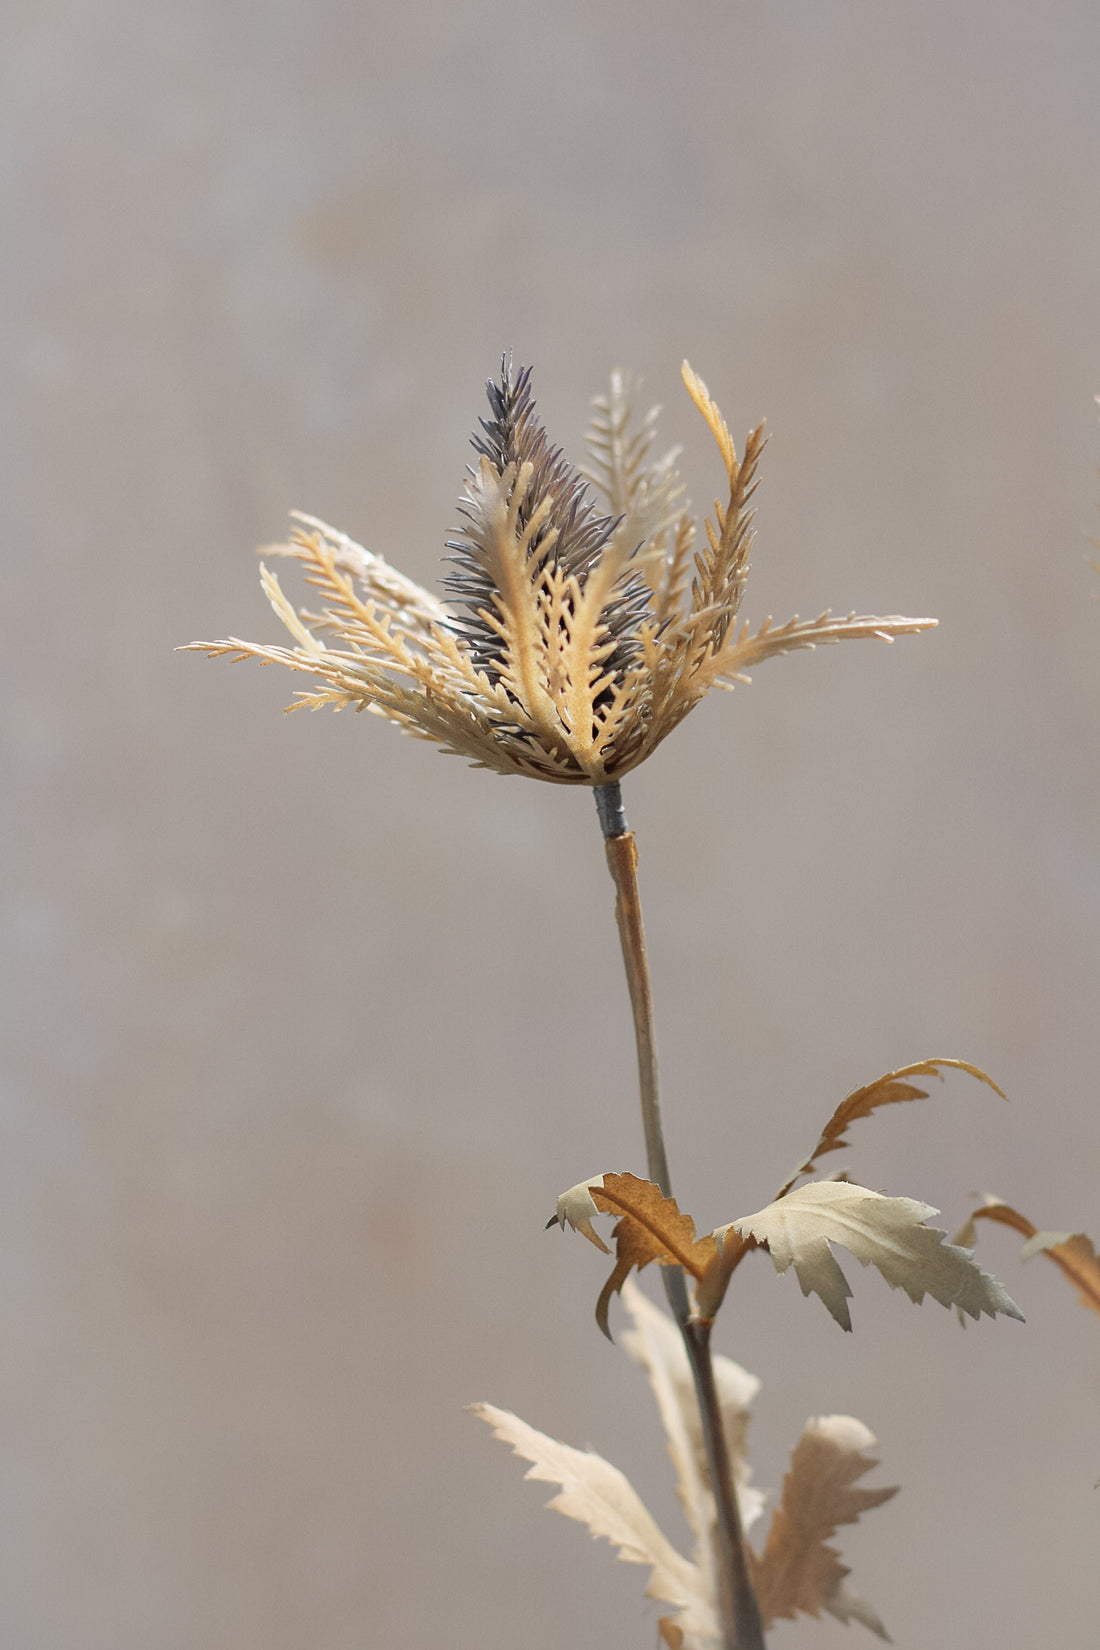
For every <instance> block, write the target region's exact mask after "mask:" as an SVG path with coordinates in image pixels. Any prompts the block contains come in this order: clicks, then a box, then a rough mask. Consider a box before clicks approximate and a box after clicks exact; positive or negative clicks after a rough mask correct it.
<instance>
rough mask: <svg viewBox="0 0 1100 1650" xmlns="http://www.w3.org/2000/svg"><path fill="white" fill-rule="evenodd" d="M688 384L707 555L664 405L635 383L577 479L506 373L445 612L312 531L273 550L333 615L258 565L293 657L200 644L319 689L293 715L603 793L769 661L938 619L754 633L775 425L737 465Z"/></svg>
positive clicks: (602, 416)
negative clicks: (339, 716)
mask: <svg viewBox="0 0 1100 1650" xmlns="http://www.w3.org/2000/svg"><path fill="white" fill-rule="evenodd" d="M683 379H684V383H685V385H686V387H687V390H688V393H689V394H690V396H691V398H692V400H693V401H694V402H695V405H696V406H697V407H698V409H699V411H700V412H701V413H702V415H703V417H704V419H705V420H706V422H707V424H708V425H709V427H710V429H711V432H712V434H713V436H714V439H715V441H716V442H717V444H718V450H719V452H720V454H721V457H722V462H723V465H724V467H725V472H726V479H727V484H728V496H727V498H726V501H725V502H721V501H719V502H718V503H716V504H715V508H714V515H713V517H712V518H708V519H707V520H706V523H705V526H706V533H705V543H701V544H698V545H697V543H696V524H695V522H694V520H693V519H692V516H691V514H690V511H689V510H688V508H687V506H686V504H685V502H684V498H683V489H682V487H681V485H680V481H679V478H678V476H677V472H676V462H675V461H676V456H677V455H676V454H675V453H667V454H665V455H664V456H663V457H654V456H653V452H652V449H653V444H654V440H655V436H656V428H655V424H656V409H653V410H651V411H650V412H649V413H647V414H646V415H645V416H644V417H643V418H642V419H641V420H640V421H638V422H635V420H634V409H633V405H632V391H631V386H630V383H629V381H628V380H627V379H626V378H625V377H624V376H623V375H622V374H619V373H615V374H613V375H612V379H611V386H610V390H609V393H608V394H607V396H606V397H602V398H600V399H599V400H597V401H596V403H595V408H596V411H595V417H594V420H593V424H592V428H591V430H590V432H589V437H588V445H589V453H590V465H591V467H590V469H589V470H588V471H586V472H584V473H581V472H579V471H577V470H576V469H574V468H573V467H572V466H571V465H570V464H569V463H568V461H567V460H566V459H565V457H564V456H563V455H562V452H561V450H560V448H558V447H555V446H552V445H551V443H550V441H549V438H548V437H547V435H546V432H545V430H544V429H543V427H542V425H541V423H540V422H539V419H538V416H537V413H536V410H535V403H534V399H533V397H532V393H531V373H530V369H529V368H526V367H520V368H519V369H518V370H513V367H512V363H511V361H510V359H508V358H505V359H504V360H503V361H502V363H501V373H500V382H499V384H497V383H495V382H493V380H491V379H490V381H489V384H488V395H489V408H490V416H489V417H488V418H484V419H482V420H481V421H480V427H479V430H478V432H477V433H475V435H474V437H473V448H474V452H475V455H476V462H475V463H474V464H473V465H471V466H470V468H469V470H468V471H467V478H466V484H465V488H464V490H463V494H462V498H461V500H460V502H459V507H458V508H459V515H460V517H461V525H460V527H459V528H458V529H457V531H456V533H455V536H454V537H453V538H451V539H450V540H449V541H448V544H447V548H448V550H449V551H450V552H451V556H450V562H451V569H452V570H451V571H450V572H449V573H448V574H447V576H446V577H445V578H444V580H443V586H444V589H445V591H446V592H447V600H446V601H440V600H439V599H438V598H437V597H435V596H434V595H432V594H431V593H430V592H429V591H426V590H423V589H422V588H421V587H420V586H419V585H417V584H414V583H413V582H412V581H411V580H410V579H406V578H404V577H403V576H402V575H401V574H400V573H398V572H397V571H396V570H395V569H394V568H393V567H391V566H390V565H389V564H388V563H387V562H386V561H384V560H383V559H382V557H381V556H379V555H376V554H374V553H373V552H371V551H369V550H365V549H363V547H362V546H361V545H358V544H356V543H354V541H353V540H351V539H349V538H347V537H346V536H345V535H344V534H342V533H337V532H334V531H333V529H332V528H330V527H327V526H325V524H324V523H323V522H321V521H317V520H316V519H314V518H312V517H309V516H298V517H297V518H296V519H297V521H298V523H299V525H298V528H297V530H296V531H295V533H294V535H293V538H292V540H291V542H290V543H289V544H286V545H279V546H275V547H274V553H276V554H278V555H284V556H292V557H294V558H295V559H297V560H298V561H300V562H301V563H302V564H303V566H304V568H305V577H306V582H307V583H308V584H310V585H312V586H313V587H314V588H315V589H317V590H319V591H320V592H321V595H322V606H321V609H320V611H319V612H316V613H314V612H311V611H309V610H308V609H304V608H303V609H301V610H296V609H295V608H294V607H293V606H292V605H291V603H290V602H289V601H288V600H287V598H286V597H285V596H284V594H283V591H282V589H281V587H280V585H279V582H278V580H277V579H276V577H275V576H274V574H273V573H271V572H269V571H268V570H267V568H266V567H265V568H263V569H262V571H261V578H262V582H263V587H264V590H265V592H266V594H267V596H268V599H269V600H270V602H271V605H272V607H273V608H274V609H275V612H276V613H277V614H278V616H279V618H280V619H281V620H282V622H283V624H284V625H285V626H286V628H287V630H288V631H289V632H290V635H291V637H292V639H293V642H294V644H295V645H293V646H292V647H285V646H284V647H266V646H261V645H258V644H255V643H252V642H242V641H240V640H238V639H237V638H236V637H229V638H227V639H226V640H224V641H220V642H195V643H193V644H192V647H193V648H195V649H198V650H201V651H204V652H207V653H209V654H210V655H211V656H217V655H223V654H228V655H230V656H232V657H234V658H240V659H243V658H253V659H259V660H260V662H261V663H268V662H276V663H279V664H284V665H287V666H289V668H290V669H292V670H297V671H304V672H306V673H307V674H309V675H311V676H313V677H314V678H315V680H316V682H317V684H318V685H317V686H315V687H313V688H311V689H307V690H306V691H304V692H302V693H300V694H299V695H298V696H297V699H296V702H295V704H294V705H293V706H291V707H290V708H292V709H296V708H298V707H299V706H301V705H310V706H312V707H314V708H316V707H318V706H320V705H326V704H327V705H332V706H334V707H335V708H336V709H342V708H343V707H344V706H347V705H352V706H354V707H355V709H356V710H369V711H372V712H373V713H374V714H375V715H378V716H384V717H386V718H387V719H388V720H389V721H391V722H396V723H397V725H398V726H399V727H401V728H403V729H404V730H405V731H406V732H408V733H413V734H416V735H418V736H419V737H421V738H425V739H432V740H434V741H435V742H436V743H437V744H438V745H440V746H442V747H443V749H444V750H446V751H450V752H452V753H454V754H457V755H461V756H465V757H467V758H468V759H469V760H470V761H472V762H473V763H474V764H475V765H476V766H479V767H485V768H492V769H493V770H495V771H496V772H497V773H522V774H527V775H529V776H530V777H532V778H535V779H546V780H551V781H553V782H554V783H557V784H582V785H602V784H605V783H606V782H608V781H609V780H612V779H617V778H619V777H620V776H621V775H622V774H624V773H627V772H628V771H629V770H630V769H631V768H634V767H637V765H638V764H639V763H640V762H642V761H644V760H645V758H646V757H647V756H648V755H649V754H650V752H651V751H652V750H654V749H655V748H656V747H657V745H659V744H660V742H661V740H662V739H664V738H665V737H666V736H667V735H668V734H669V733H671V732H672V730H673V728H675V727H676V726H677V725H678V724H679V723H680V722H681V721H682V720H683V719H684V717H685V716H686V715H687V714H688V712H689V711H690V710H691V709H692V708H693V706H695V705H696V704H698V702H699V700H700V699H702V698H703V697H704V695H705V694H706V693H707V692H709V690H710V689H711V688H712V687H723V688H731V687H733V686H734V685H735V683H737V682H745V681H747V680H748V679H749V678H748V675H747V672H748V671H749V670H750V669H751V668H752V667H753V666H755V665H756V664H758V663H760V662H761V661H762V660H764V659H766V658H769V657H771V655H773V654H777V653H786V652H790V651H791V650H793V649H795V648H813V647H818V646H820V645H822V644H824V643H827V642H837V641H841V640H843V639H845V638H848V637H871V636H878V637H880V638H882V639H883V640H885V641H890V640H892V639H893V638H894V636H897V635H901V634H904V633H907V632H911V631H917V630H924V629H926V628H928V627H929V626H931V625H933V624H934V623H935V622H936V621H935V620H934V619H906V618H897V617H893V618H873V617H867V616H860V615H857V614H855V613H851V614H849V615H848V616H847V617H846V618H834V617H832V615H831V614H830V613H829V612H825V613H823V614H821V615H820V616H819V617H818V618H816V619H812V620H809V621H801V620H799V619H798V618H797V617H796V618H794V619H791V620H790V621H789V622H788V623H787V624H785V625H781V626H778V627H777V626H773V624H772V622H771V620H770V619H768V620H767V621H766V622H765V623H764V624H763V625H762V626H761V627H760V628H759V629H758V630H756V631H755V632H751V631H750V628H749V626H748V625H747V624H742V625H741V626H740V627H738V625H737V616H738V610H739V608H740V605H741V598H742V595H743V594H744V588H745V579H746V576H747V574H748V565H749V552H750V550H751V547H752V539H753V515H754V512H753V510H752V508H751V499H752V496H753V493H754V491H755V487H756V469H757V464H758V461H759V458H760V453H761V450H762V448H763V445H764V434H763V425H760V426H759V427H758V428H757V429H755V430H753V431H752V432H751V433H750V435H749V436H748V438H747V440H746V443H745V451H744V454H743V455H742V456H741V457H740V458H739V457H738V455H737V451H736V449H735V447H734V443H733V440H732V438H731V436H730V433H729V430H728V429H727V427H726V424H725V422H724V420H723V418H722V416H721V414H720V413H719V411H718V408H717V407H716V406H715V404H714V402H713V401H712V400H711V398H710V396H709V394H708V392H707V388H706V385H705V384H704V383H703V382H702V380H701V379H700V378H698V377H697V376H696V375H695V373H694V372H692V370H691V368H690V367H689V366H688V364H687V363H686V362H685V363H684V368H683ZM590 488H595V490H596V492H597V494H598V495H600V496H601V498H602V500H603V501H604V502H605V505H606V511H605V512H604V511H603V510H602V509H601V507H600V506H598V505H597V503H596V502H595V501H594V500H593V499H592V498H591V496H590Z"/></svg>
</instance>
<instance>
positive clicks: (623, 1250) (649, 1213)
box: [589, 1174, 716, 1340]
mask: <svg viewBox="0 0 1100 1650" xmlns="http://www.w3.org/2000/svg"><path fill="white" fill-rule="evenodd" d="M589 1190H590V1192H591V1196H592V1201H593V1203H594V1204H595V1205H596V1208H597V1209H599V1210H601V1211H602V1212H603V1213H605V1214H617V1215H619V1217H620V1218H619V1220H618V1221H617V1222H616V1223H615V1227H614V1230H613V1231H612V1233H611V1237H612V1240H613V1242H614V1244H615V1256H616V1259H615V1269H614V1271H613V1272H612V1274H611V1276H610V1277H609V1278H608V1280H607V1282H606V1283H605V1284H604V1286H603V1289H602V1290H601V1291H600V1298H599V1300H598V1301H597V1302H596V1322H597V1323H598V1324H599V1326H600V1328H601V1329H602V1330H603V1332H604V1334H605V1335H606V1336H607V1338H608V1340H611V1339H612V1335H611V1331H610V1329H609V1328H608V1323H607V1313H608V1308H609V1306H610V1305H611V1299H612V1296H613V1295H615V1294H617V1293H618V1291H619V1290H620V1289H621V1288H622V1286H623V1284H624V1283H625V1282H626V1280H627V1278H628V1277H629V1276H630V1273H631V1272H632V1271H633V1269H634V1267H637V1268H638V1270H639V1271H641V1269H642V1267H643V1266H648V1265H649V1263H650V1261H657V1262H658V1264H660V1265H663V1266H682V1267H683V1268H684V1270H685V1272H690V1274H691V1276H692V1277H693V1278H696V1279H698V1278H701V1277H702V1275H703V1273H704V1271H705V1270H706V1268H707V1266H708V1265H709V1264H710V1261H711V1259H712V1257H713V1255H714V1254H715V1251H716V1245H715V1241H714V1239H713V1238H712V1237H704V1238H696V1236H695V1222H694V1221H693V1220H692V1218H691V1216H690V1215H685V1214H683V1213H682V1212H681V1210H680V1208H679V1205H678V1204H677V1202H676V1199H675V1198H674V1197H665V1195H664V1193H663V1192H662V1191H661V1188H660V1187H659V1186H655V1185H654V1184H653V1182H652V1181H651V1180H639V1178H638V1176H637V1175H632V1174H605V1175H604V1177H603V1183H602V1185H594V1186H591V1187H590V1188H589Z"/></svg>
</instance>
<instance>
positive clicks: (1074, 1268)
mask: <svg viewBox="0 0 1100 1650" xmlns="http://www.w3.org/2000/svg"><path fill="white" fill-rule="evenodd" d="M978 1220H992V1221H995V1222H996V1223H997V1224H998V1225H1000V1226H1010V1227H1011V1228H1012V1230H1013V1231H1014V1232H1019V1233H1020V1234H1021V1236H1022V1237H1024V1238H1025V1239H1026V1241H1025V1243H1024V1246H1023V1249H1022V1250H1021V1252H1020V1259H1021V1260H1030V1259H1031V1257H1032V1255H1037V1254H1043V1255H1046V1257H1047V1259H1048V1260H1051V1261H1053V1262H1054V1264H1055V1266H1057V1267H1058V1269H1059V1270H1060V1271H1061V1272H1062V1273H1063V1274H1064V1275H1065V1276H1066V1277H1067V1278H1068V1279H1069V1281H1070V1282H1071V1283H1072V1284H1073V1285H1074V1286H1075V1288H1076V1290H1077V1299H1078V1300H1079V1301H1080V1302H1081V1305H1082V1306H1087V1307H1088V1309H1089V1311H1090V1312H1096V1313H1097V1314H1100V1256H1097V1253H1096V1249H1095V1248H1094V1246H1093V1242H1092V1239H1091V1238H1089V1237H1086V1235H1085V1233H1084V1232H1041V1231H1040V1230H1039V1228H1038V1227H1037V1226H1035V1225H1033V1223H1032V1222H1031V1221H1030V1220H1028V1218H1027V1216H1026V1215H1022V1214H1021V1213H1020V1211H1019V1210H1018V1209H1014V1208H1013V1207H1012V1205H1011V1204H1010V1203H1004V1202H1002V1200H1001V1199H1000V1198H998V1197H987V1198H986V1200H985V1202H984V1203H983V1204H982V1206H981V1208H979V1209H975V1210H974V1212H973V1214H972V1215H971V1216H970V1219H969V1220H968V1221H967V1222H966V1224H965V1226H964V1227H963V1234H965V1235H968V1236H969V1235H972V1234H973V1233H974V1231H975V1225H974V1223H975V1221H978ZM961 1240H962V1239H959V1240H957V1241H961Z"/></svg>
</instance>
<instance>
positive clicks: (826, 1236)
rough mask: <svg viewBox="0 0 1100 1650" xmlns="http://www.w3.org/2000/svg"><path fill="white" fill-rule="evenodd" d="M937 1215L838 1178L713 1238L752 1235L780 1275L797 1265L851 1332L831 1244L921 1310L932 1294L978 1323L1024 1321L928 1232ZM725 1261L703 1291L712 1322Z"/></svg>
mask: <svg viewBox="0 0 1100 1650" xmlns="http://www.w3.org/2000/svg"><path fill="white" fill-rule="evenodd" d="M937 1212H938V1211H937V1210H935V1209H933V1208H932V1207H931V1206H930V1205H929V1204H927V1203H917V1202H915V1201H914V1200H913V1199H912V1198H909V1197H884V1196H883V1195H882V1193H881V1192H872V1191H869V1190H868V1189H867V1187H866V1186H853V1185H851V1184H849V1183H847V1182H838V1181H835V1180H812V1181H810V1182H809V1184H808V1185H806V1186H800V1187H799V1188H798V1189H797V1190H796V1191H793V1192H789V1193H788V1194H787V1196H786V1197H784V1198H779V1199H777V1200H776V1202H774V1203H769V1204H768V1206H767V1208H765V1209H761V1210H760V1211H759V1213H758V1214H755V1215H745V1216H743V1217H742V1218H741V1219H740V1220H735V1221H733V1222H732V1223H731V1225H730V1226H726V1227H721V1228H719V1229H718V1230H717V1231H716V1232H715V1234H714V1236H715V1237H716V1238H717V1239H718V1241H719V1244H720V1245H721V1244H722V1243H723V1242H724V1241H725V1239H726V1236H727V1234H728V1233H730V1232H731V1231H732V1232H734V1233H736V1234H738V1235H740V1234H746V1235H748V1236H750V1237H752V1238H754V1239H755V1241H756V1243H757V1244H758V1245H759V1246H760V1247H761V1248H765V1249H767V1250H768V1251H769V1253H770V1254H771V1257H772V1261H773V1262H774V1265H775V1269H776V1271H777V1272H785V1271H786V1270H787V1268H788V1267H789V1266H793V1267H794V1270H795V1275H796V1276H797V1278H798V1281H799V1283H800V1285H801V1286H802V1293H803V1294H804V1295H808V1294H810V1293H813V1294H815V1295H819V1296H820V1297H821V1299H822V1301H823V1302H824V1303H825V1305H826V1306H827V1307H828V1309H829V1311H830V1312H831V1313H832V1315H833V1317H834V1318H835V1319H836V1321H837V1323H839V1324H840V1326H841V1328H842V1329H851V1327H852V1320H851V1316H850V1314H849V1312H848V1300H849V1298H850V1296H851V1293H852V1291H851V1290H850V1288H849V1287H848V1282H847V1279H846V1278H845V1276H844V1273H843V1272H842V1271H841V1269H840V1266H839V1264H838V1262H837V1260H836V1257H835V1255H834V1254H833V1252H832V1249H831V1248H830V1244H838V1245H840V1246H841V1247H842V1248H845V1249H847V1250H848V1251H849V1253H850V1254H852V1255H854V1256H855V1258H856V1259H857V1260H858V1261H859V1262H860V1263H861V1264H862V1265H864V1266H874V1267H875V1268H876V1269H877V1270H878V1271H879V1272H881V1274H882V1276H883V1277H884V1278H885V1279H886V1282H887V1283H888V1284H889V1285H890V1287H891V1288H892V1289H904V1290H905V1292H906V1294H907V1295H908V1296H909V1298H910V1300H912V1301H914V1302H915V1303H916V1304H917V1305H919V1304H920V1302H921V1301H922V1300H923V1299H924V1297H925V1295H926V1294H927V1295H931V1296H932V1297H933V1299H935V1300H938V1301H939V1302H940V1304H941V1305H943V1306H957V1307H959V1309H960V1310H961V1311H963V1312H965V1313H967V1314H968V1316H970V1317H972V1318H977V1317H980V1316H981V1314H982V1313H983V1312H986V1313H988V1314H989V1316H990V1317H994V1316H995V1315H996V1314H997V1313H998V1312H1001V1313H1003V1314H1004V1315H1005V1316H1006V1317H1010V1318H1021V1317H1022V1314H1021V1312H1020V1310H1019V1308H1018V1307H1017V1306H1016V1305H1015V1304H1014V1302H1013V1301H1012V1300H1011V1299H1010V1298H1009V1296H1008V1295H1007V1293H1006V1292H1005V1290H1004V1288H1003V1287H1002V1285H1001V1284H999V1283H998V1282H997V1280H996V1278H992V1277H990V1276H989V1274H988V1273H987V1272H983V1271H982V1270H981V1268H980V1267H979V1266H978V1265H977V1264H976V1263H975V1261H974V1258H973V1255H972V1254H971V1251H970V1250H969V1249H964V1248H961V1247H958V1246H957V1245H955V1244H950V1243H947V1242H946V1241H945V1239H946V1237H947V1234H946V1232H941V1231H939V1230H938V1229H937V1228H936V1227H932V1226H926V1225H925V1224H924V1222H925V1221H926V1220H927V1219H928V1217H929V1215H934V1214H936V1213H937ZM720 1282H721V1263H720V1261H719V1263H718V1265H717V1266H716V1268H715V1278H714V1281H712V1280H709V1279H708V1280H705V1281H704V1283H703V1285H702V1286H701V1287H700V1290H699V1294H698V1304H699V1309H700V1311H701V1312H703V1313H705V1314H706V1315H708V1316H710V1315H711V1313H712V1311H713V1306H714V1304H715V1301H714V1297H715V1296H717V1300H720V1299H721V1292H720Z"/></svg>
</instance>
